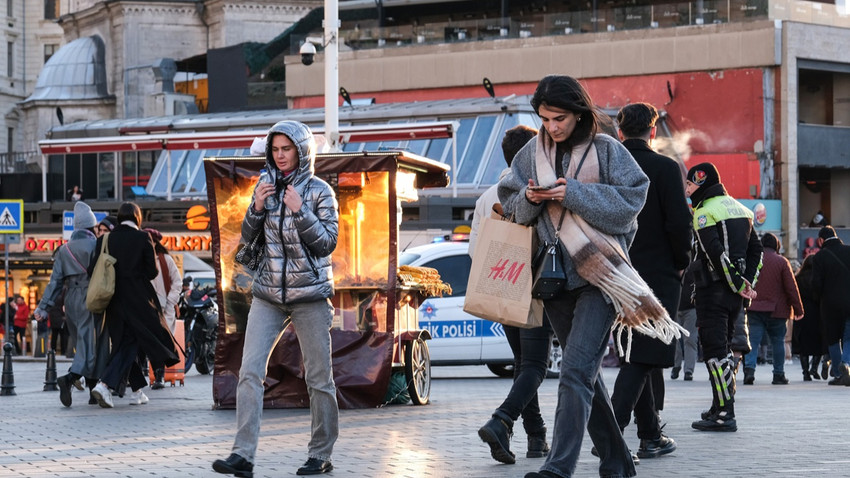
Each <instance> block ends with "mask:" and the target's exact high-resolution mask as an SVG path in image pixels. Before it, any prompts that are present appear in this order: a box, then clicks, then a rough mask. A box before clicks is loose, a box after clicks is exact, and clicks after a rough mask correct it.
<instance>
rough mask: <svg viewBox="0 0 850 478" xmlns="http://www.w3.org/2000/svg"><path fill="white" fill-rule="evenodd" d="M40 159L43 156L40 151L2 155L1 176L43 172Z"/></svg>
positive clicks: (0, 157)
mask: <svg viewBox="0 0 850 478" xmlns="http://www.w3.org/2000/svg"><path fill="white" fill-rule="evenodd" d="M40 158H41V154H40V153H39V152H38V151H25V152H20V153H14V152H12V153H0V174H9V173H30V172H38V171H41V165H40V163H39V159H40ZM30 163H31V164H32V165H31V166H30Z"/></svg>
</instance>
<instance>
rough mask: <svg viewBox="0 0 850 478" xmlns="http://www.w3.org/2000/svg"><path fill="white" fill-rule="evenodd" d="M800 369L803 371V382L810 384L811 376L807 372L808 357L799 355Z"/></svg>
mask: <svg viewBox="0 0 850 478" xmlns="http://www.w3.org/2000/svg"><path fill="white" fill-rule="evenodd" d="M800 368H802V369H803V381H804V382H811V381H812V374H811V372H809V356H808V355H803V354H800Z"/></svg>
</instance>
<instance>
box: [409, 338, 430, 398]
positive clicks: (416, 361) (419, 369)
mask: <svg viewBox="0 0 850 478" xmlns="http://www.w3.org/2000/svg"><path fill="white" fill-rule="evenodd" d="M404 377H405V379H406V380H407V391H408V392H410V399H411V400H413V404H414V405H427V404H428V400H429V398H430V397H431V355H430V354H429V353H428V344H426V343H425V341H424V340H422V339H416V340H413V341H410V342H406V343H405V346H404Z"/></svg>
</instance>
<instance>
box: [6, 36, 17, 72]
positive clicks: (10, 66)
mask: <svg viewBox="0 0 850 478" xmlns="http://www.w3.org/2000/svg"><path fill="white" fill-rule="evenodd" d="M14 52H15V43H14V42H6V76H8V77H9V78H11V77H12V73H13V72H14V71H15V69H14V66H15V65H14V61H13V60H14V59H15V55H14Z"/></svg>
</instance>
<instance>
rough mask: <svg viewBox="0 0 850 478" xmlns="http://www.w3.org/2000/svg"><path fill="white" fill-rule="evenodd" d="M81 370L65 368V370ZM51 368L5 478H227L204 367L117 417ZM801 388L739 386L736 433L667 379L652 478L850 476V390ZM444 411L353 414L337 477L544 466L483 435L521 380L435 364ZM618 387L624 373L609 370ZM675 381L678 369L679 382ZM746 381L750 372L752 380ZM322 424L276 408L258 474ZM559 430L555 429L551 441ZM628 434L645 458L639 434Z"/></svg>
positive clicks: (34, 364) (29, 376)
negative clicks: (497, 448)
mask: <svg viewBox="0 0 850 478" xmlns="http://www.w3.org/2000/svg"><path fill="white" fill-rule="evenodd" d="M68 365H69V363H68V362H65V361H60V362H59V363H58V366H57V368H58V370H59V374H60V375H61V374H63V373H65V372H64V371H65V370H66V369H67V367H68ZM45 368H46V363H45V361H44V360H43V359H41V360H38V359H36V360H23V359H16V360H15V361H14V381H15V393H16V395H15V396H0V413H2V417H3V418H2V420H0V440H1V441H2V446H0V476H25V477H47V476H58V477H78V476H79V477H84V476H97V477H121V476H127V477H144V476H158V477H159V476H163V477H197V476H203V477H207V476H222V475H217V474H215V473H214V472H213V471H212V469H211V466H210V464H211V462H212V461H213V460H214V459H217V458H224V457H226V456H227V455H228V454H229V450H230V445H231V443H232V439H233V434H234V423H235V413H234V411H232V410H219V411H216V410H212V409H211V407H212V379H211V377H210V376H203V375H199V374H198V373H197V372H196V371H194V369H193V370H192V371H191V372H190V373H189V374H188V375H187V377H186V384H185V386H183V387H175V388H168V387H167V388H166V389H164V390H149V389H145V393H146V394H147V395H148V396H149V397H150V400H151V401H150V403H149V404H147V405H143V406H130V405H129V404H128V400H127V399H126V398H124V399H118V398H117V397H116V400H115V403H116V405H115V408H114V409H101V408H99V407H98V406H96V405H94V406H92V405H87V403H86V402H87V399H88V396H87V392H80V391H76V390H74V391H73V392H72V396H73V400H74V404H73V406H72V407H71V408H65V407H63V406H62V405H61V404H60V403H59V393H58V392H45V391H43V390H42V389H43V383H44V378H45V371H46V370H45ZM786 371H787V375H788V377H789V379H790V380H791V384H790V385H785V386H779V385H771V384H770V380H771V368H770V366H769V365H768V366H760V367H759V368H758V370H757V372H756V383H755V385H752V386H745V385H740V384H739V387H738V390H739V391H738V395H737V403H736V412H737V416H738V432H737V433H707V432H698V431H695V430H692V429H691V427H690V424H691V422H692V421H693V420H695V419H697V417H698V416H699V413H700V411H701V410H703V409H705V408H707V407H708V405H709V404H710V396H709V393H710V391H709V385H708V380H707V374H706V372H705V369H704V367H703V366H702V364H698V367H697V371H696V374H695V379H694V381H692V382H684V381H682V380H681V379H679V380H670V379H669V378H668V381H667V399H666V403H665V408H664V411H663V413H662V416H663V418H664V421H665V422H666V423H667V425H666V427H665V429H664V431H665V433H666V434H667V435H668V436H670V437H672V438H674V439H675V440H676V442H677V444H678V449H677V450H676V451H675V452H674V453H672V454H670V455H667V456H663V457H660V458H656V459H651V460H650V459H644V460H642V462H641V464H640V465H639V466H638V467H637V471H638V475H639V476H648V477H706V478H707V477H712V478H714V477H718V476H720V477H759V476H780V477H807V478H814V477H844V476H849V475H850V456H848V455H846V454H845V453H846V450H847V448H848V442H850V433H848V430H850V414H848V413H846V410H845V407H846V404H847V403H848V397H850V388H847V387H843V386H837V387H836V386H827V384H826V382H825V381H813V382H803V381H802V377H801V374H800V369H799V364H798V363H796V362H795V364H794V365H789V366H787V367H786ZM432 372H433V377H434V379H433V381H432V390H431V397H432V403H431V404H430V405H427V406H412V405H392V406H388V407H386V408H377V409H368V410H343V411H342V412H341V415H340V430H341V434H340V438H339V441H338V442H337V444H336V448H335V451H334V456H333V463H334V467H335V469H334V471H333V473H331V474H328V475H327V476H331V477H332V476H336V477H340V476H345V477H411V478H427V477H434V478H442V477H481V478H500V477H511V478H513V477H522V476H523V475H524V474H525V473H526V472H528V471H533V470H536V469H537V468H538V467H539V466H540V465H541V463H542V461H543V460H542V459H529V458H525V453H524V452H525V441H526V436H525V433H524V432H523V430H522V426H519V425H518V426H516V427H515V435H514V437H513V440H512V442H511V447H512V449H513V450H514V451H515V452H517V455H518V457H517V463H516V464H515V465H502V464H499V463H497V462H495V461H493V460H492V459H491V458H490V454H489V449H488V448H487V446H486V445H485V444H484V443H482V442H481V441H480V440H479V438H478V436H477V433H476V432H477V430H478V427H480V426H481V425H483V424H484V422H485V421H486V420H487V418H488V417H489V415H490V413H491V412H492V410H493V409H494V408H495V407H496V406H497V405H498V404H499V403H500V402H501V400H502V399H503V398H504V396H505V395H506V393H507V390H508V388H509V386H510V381H509V380H507V379H500V378H497V377H495V376H493V375H492V374H490V372H489V371H488V370H487V369H486V368H485V367H439V368H437V367H435V368H433V369H432ZM603 373H604V379H605V381H606V384H608V385H609V387H610V386H611V385H613V383H614V379H615V377H616V373H617V369H604V372H603ZM668 377H669V374H668ZM739 378H740V376H739ZM556 391H557V380H555V379H548V380H546V381H545V382H544V384H543V385H542V387H541V388H540V400H541V408H542V409H543V410H544V417H545V418H546V420H547V422H549V423H551V420H552V417H553V416H554V408H555V394H556ZM309 429H310V416H309V413H308V411H307V410H306V409H294V410H266V411H265V413H264V418H263V426H262V431H261V437H260V445H259V451H258V456H257V462H256V466H255V469H254V470H255V476H257V477H279V476H294V475H295V470H296V469H297V468H298V467H299V466H300V465H301V464H302V463H303V462H304V460H305V459H306V444H307V441H308V439H309ZM551 433H552V429H551V426H550V427H549V434H550V438H551ZM626 439H627V441H628V443H629V445H630V446H631V447H632V450H637V447H638V440H637V438H636V435H635V428H634V426H633V425H630V426H629V427H628V428H627V429H626ZM590 447H591V444H590V440H589V439H588V438H587V437H586V436H585V440H584V441H583V444H582V456H581V459H580V460H579V463H578V468H577V470H576V474H575V476H577V477H593V476H598V466H597V464H598V459H597V458H595V457H594V456H592V455H591V454H590Z"/></svg>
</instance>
